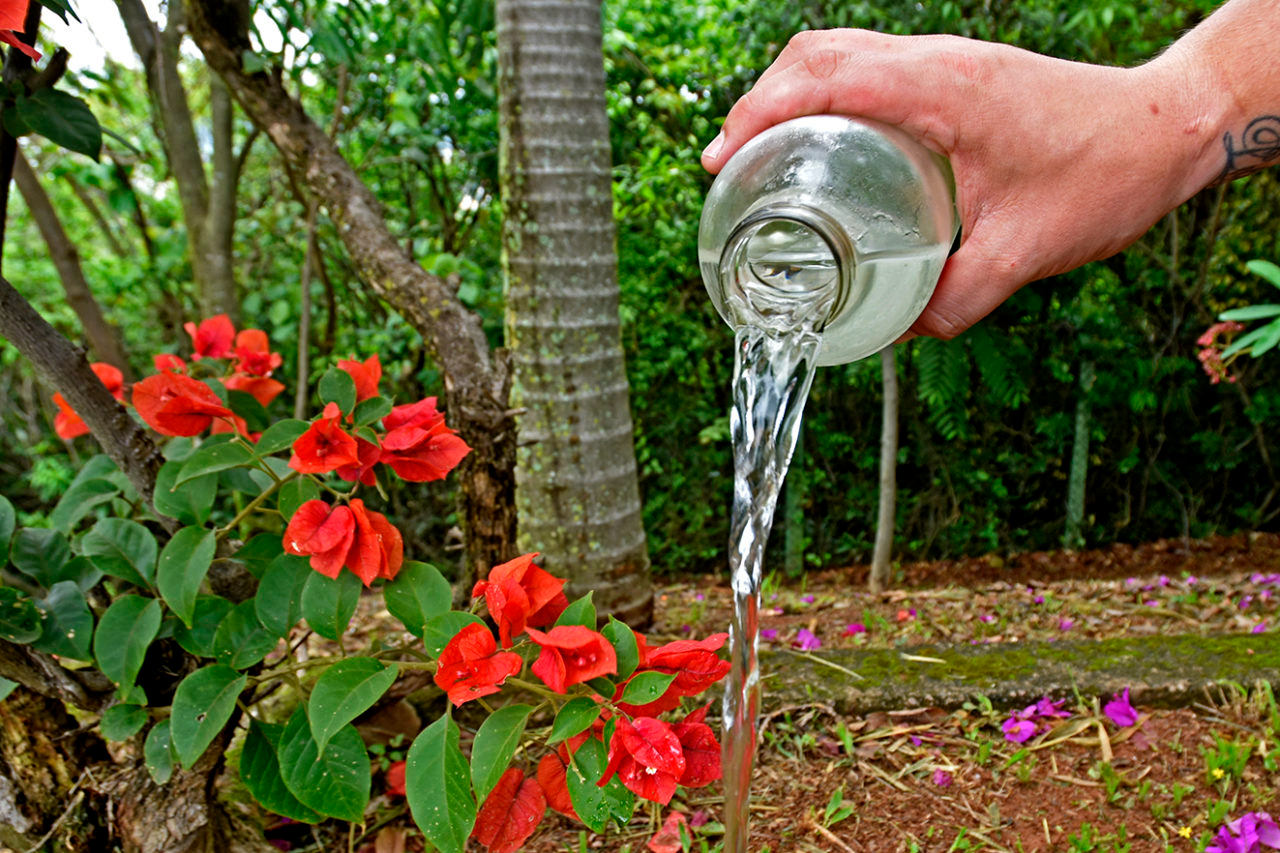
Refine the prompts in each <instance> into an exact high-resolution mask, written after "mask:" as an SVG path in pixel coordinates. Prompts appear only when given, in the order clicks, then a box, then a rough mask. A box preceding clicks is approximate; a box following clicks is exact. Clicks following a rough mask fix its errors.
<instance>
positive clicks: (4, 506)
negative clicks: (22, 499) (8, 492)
mask: <svg viewBox="0 0 1280 853" xmlns="http://www.w3.org/2000/svg"><path fill="white" fill-rule="evenodd" d="M17 526H18V514H17V513H16V512H14V511H13V504H11V503H9V499H8V498H6V497H5V496H4V495H0V555H4V554H8V553H9V540H11V539H13V531H14V528H16V527H17Z"/></svg>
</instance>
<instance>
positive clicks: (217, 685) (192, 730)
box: [169, 664, 249, 769]
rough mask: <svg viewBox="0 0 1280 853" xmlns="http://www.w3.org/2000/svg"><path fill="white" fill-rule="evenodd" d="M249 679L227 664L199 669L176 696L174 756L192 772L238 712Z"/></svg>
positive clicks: (184, 681)
mask: <svg viewBox="0 0 1280 853" xmlns="http://www.w3.org/2000/svg"><path fill="white" fill-rule="evenodd" d="M248 680H249V677H248V676H247V675H242V674H240V673H238V672H236V671H235V670H234V669H232V668H231V667H229V666H225V665H223V664H212V665H210V666H206V667H203V668H201V669H197V670H196V671H195V672H193V673H191V674H190V675H188V676H187V677H186V678H184V679H182V683H181V684H179V685H178V689H177V691H176V692H175V693H174V694H173V710H172V711H171V712H170V715H169V720H170V737H171V738H172V740H173V749H174V753H175V754H176V755H177V756H178V760H179V761H181V762H182V764H183V766H184V767H187V768H188V769H189V768H190V767H191V766H192V765H193V764H195V763H196V761H197V760H199V758H200V756H201V755H203V754H204V751H205V750H206V749H208V748H209V744H211V743H213V739H214V738H215V737H217V736H218V732H220V731H222V727H223V726H225V725H226V724H227V721H228V720H230V719H231V714H232V713H233V712H234V711H235V709H236V697H238V696H239V695H240V693H241V691H243V690H244V686H245V684H246V683H247V682H248Z"/></svg>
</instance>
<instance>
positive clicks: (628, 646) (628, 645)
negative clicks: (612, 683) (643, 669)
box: [600, 616, 640, 680]
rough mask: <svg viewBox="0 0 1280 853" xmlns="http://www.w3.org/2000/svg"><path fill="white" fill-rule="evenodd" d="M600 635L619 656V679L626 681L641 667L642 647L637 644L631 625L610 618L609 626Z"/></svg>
mask: <svg viewBox="0 0 1280 853" xmlns="http://www.w3.org/2000/svg"><path fill="white" fill-rule="evenodd" d="M600 633H601V634H604V638H605V639H606V640H608V641H609V645H611V646H613V651H614V653H615V654H616V655H617V656H618V672H617V676H618V679H619V680H621V679H624V678H626V677H627V676H629V675H631V673H633V672H635V671H636V667H638V666H639V665H640V645H639V644H638V643H637V642H636V632H635V631H632V630H631V627H630V626H629V625H627V624H625V623H623V622H619V621H618V620H617V619H615V618H613V617H612V616H610V617H609V624H608V625H605V626H604V630H602V631H601V632H600Z"/></svg>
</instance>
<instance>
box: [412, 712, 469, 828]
mask: <svg viewBox="0 0 1280 853" xmlns="http://www.w3.org/2000/svg"><path fill="white" fill-rule="evenodd" d="M460 739H461V738H460V733H459V732H458V725H457V723H455V722H454V721H453V718H452V717H450V716H448V715H447V714H446V715H445V716H442V717H440V718H439V719H437V720H436V721H435V722H434V723H432V724H431V725H429V726H427V727H426V728H425V729H423V730H422V733H421V734H419V735H418V737H417V739H415V740H414V742H413V746H411V747H409V755H408V758H407V760H406V761H407V763H406V765H405V790H406V792H407V796H408V800H409V808H410V809H411V810H412V811H413V818H414V821H415V822H416V823H417V824H418V829H420V830H422V834H423V835H425V836H426V837H427V840H428V841H430V842H431V843H432V844H434V845H435V846H436V848H437V849H438V850H440V851H441V853H463V851H464V850H465V849H466V846H467V838H468V837H469V836H470V835H471V829H472V827H474V826H475V822H476V800H475V797H474V796H472V794H471V782H470V777H471V774H470V773H469V772H468V768H467V759H466V757H465V756H463V754H462V750H461V748H460V747H459V741H460Z"/></svg>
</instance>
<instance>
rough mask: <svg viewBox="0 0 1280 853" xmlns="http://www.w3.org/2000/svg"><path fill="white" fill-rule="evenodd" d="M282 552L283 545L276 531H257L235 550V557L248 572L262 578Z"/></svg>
mask: <svg viewBox="0 0 1280 853" xmlns="http://www.w3.org/2000/svg"><path fill="white" fill-rule="evenodd" d="M283 553H284V546H283V545H282V543H281V541H280V535H279V534H277V533H259V534H257V535H255V536H254V537H253V538H252V539H250V540H249V541H248V542H246V543H245V544H244V546H243V547H242V548H241V549H240V550H239V551H236V554H235V559H236V562H238V563H243V564H244V567H245V568H246V569H248V570H249V574H251V575H253V576H254V577H255V578H259V579H260V578H262V576H263V575H264V574H265V573H266V571H267V569H269V568H271V564H272V563H273V562H275V560H276V559H277V558H278V557H279V556H280V555H281V554H283Z"/></svg>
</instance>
